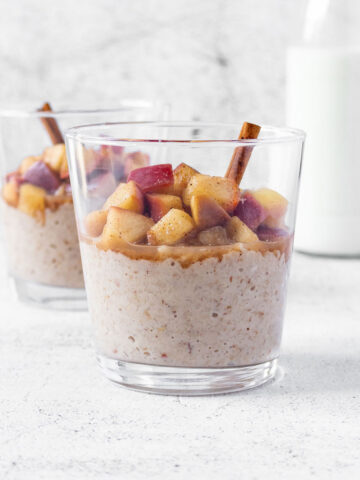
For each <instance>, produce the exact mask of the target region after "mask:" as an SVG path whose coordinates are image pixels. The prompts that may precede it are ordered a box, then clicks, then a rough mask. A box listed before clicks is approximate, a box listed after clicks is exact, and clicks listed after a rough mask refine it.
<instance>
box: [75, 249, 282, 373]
mask: <svg viewBox="0 0 360 480" xmlns="http://www.w3.org/2000/svg"><path fill="white" fill-rule="evenodd" d="M165 248H167V247H165ZM185 248H190V247H185ZM194 248H197V249H198V248H202V247H194ZM204 248H205V247H204ZM81 249H82V256H83V264H84V271H85V276H86V286H87V293H88V301H89V309H90V313H91V317H92V321H93V324H94V327H95V336H96V341H97V346H98V351H99V353H100V354H102V355H105V356H106V357H110V358H114V359H119V360H125V361H130V362H139V363H146V364H153V365H166V366H183V367H226V366H243V365H253V364H257V363H262V362H265V361H268V360H272V359H274V358H276V357H277V356H278V352H279V346H280V340H281V332H282V321H283V313H284V312H283V309H284V302H285V292H286V280H287V272H288V267H287V255H286V253H282V252H281V250H274V251H271V250H268V251H265V252H261V251H252V250H246V249H245V248H244V247H242V246H240V245H234V246H233V248H231V249H229V250H228V253H225V254H223V255H221V256H220V257H219V256H217V255H215V256H211V255H210V256H207V255H206V256H205V258H204V259H203V260H199V261H195V262H194V263H191V264H189V263H188V262H185V263H184V262H181V261H179V259H177V258H172V257H171V250H172V248H171V247H170V249H169V250H170V251H169V252H168V255H167V254H165V255H164V259H163V260H161V259H160V260H159V261H153V260H148V259H142V258H139V259H135V258H131V257H129V256H127V255H126V254H123V253H120V252H113V251H110V250H109V251H103V250H101V249H98V248H97V247H96V246H95V245H91V244H88V243H86V242H81ZM207 253H209V252H207ZM166 257H167V258H166Z"/></svg>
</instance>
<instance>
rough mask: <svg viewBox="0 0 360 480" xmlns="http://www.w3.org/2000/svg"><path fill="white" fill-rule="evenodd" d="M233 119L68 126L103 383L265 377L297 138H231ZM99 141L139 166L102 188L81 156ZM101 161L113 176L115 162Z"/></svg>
mask: <svg viewBox="0 0 360 480" xmlns="http://www.w3.org/2000/svg"><path fill="white" fill-rule="evenodd" d="M239 130H240V126H239V125H224V124H203V123H172V122H167V123H166V122H162V123H161V122H160V123H159V122H155V123H154V122H150V123H126V124H125V123H123V124H121V123H116V124H112V125H109V124H108V125H105V124H102V125H92V126H83V127H79V128H72V129H70V130H68V131H67V132H66V142H67V151H68V156H69V163H70V176H71V183H72V187H73V194H74V203H75V211H76V217H77V224H78V230H79V235H80V248H81V255H82V261H83V267H84V277H85V284H86V289H87V296H88V304H89V309H90V314H91V318H92V322H93V325H94V329H95V338H96V344H97V355H98V361H99V364H100V367H101V369H102V371H103V372H104V374H105V375H106V376H107V377H108V378H109V379H110V380H113V381H114V382H117V383H119V384H121V385H123V386H126V387H129V388H132V389H136V390H142V391H146V392H151V393H161V394H185V395H201V394H214V393H222V392H232V391H236V390H243V389H248V388H252V387H255V386H258V385H260V384H263V383H265V382H266V381H268V380H269V379H270V378H272V377H273V376H274V374H275V370H276V362H277V357H278V355H279V349H280V343H281V335H282V325H283V316H284V308H285V298H286V287H287V280H288V272H289V262H290V257H291V251H292V243H293V234H294V224H295V214H296V204H297V194H298V185H299V174H300V166H301V157H302V148H303V141H304V135H303V133H302V132H301V131H297V130H292V129H286V128H284V129H279V128H272V127H263V128H262V129H261V132H260V136H259V137H258V139H256V140H255V139H252V140H238V139H237V138H238V134H239ZM104 146H105V147H106V148H108V149H122V151H123V153H124V154H125V155H126V156H128V157H129V158H133V157H136V156H138V157H143V158H145V159H146V163H147V166H146V167H141V168H137V169H135V170H133V171H132V172H130V173H129V175H128V177H127V181H126V183H125V182H122V183H118V184H117V186H116V188H114V191H113V192H112V193H111V194H110V195H107V194H106V195H104V192H103V191H101V189H98V190H94V189H93V188H92V186H91V183H89V179H88V177H87V175H86V158H87V157H88V156H89V155H92V154H93V153H94V152H98V151H99V150H101V149H102V148H104ZM230 161H231V166H232V168H229V164H230ZM247 162H248V165H247V168H246V164H247ZM234 165H235V166H236V169H235V170H234V169H233V167H234ZM238 167H239V169H237V168H238ZM103 168H104V169H107V172H108V175H109V176H114V177H116V175H115V172H116V163H107V164H106V165H104V166H103ZM245 168H246V170H245ZM234 171H236V173H235V174H234ZM240 171H241V175H238V173H239V172H240ZM242 175H243V178H242V180H241V178H240V177H242ZM240 180H241V184H240V188H239V186H238V183H239V182H240Z"/></svg>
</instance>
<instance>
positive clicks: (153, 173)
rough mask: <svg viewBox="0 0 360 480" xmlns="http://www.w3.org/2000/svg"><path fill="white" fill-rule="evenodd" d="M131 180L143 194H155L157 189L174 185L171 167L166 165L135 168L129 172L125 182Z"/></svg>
mask: <svg viewBox="0 0 360 480" xmlns="http://www.w3.org/2000/svg"><path fill="white" fill-rule="evenodd" d="M131 180H133V181H134V182H135V183H136V184H137V185H138V187H139V188H140V189H141V190H142V191H143V192H144V193H157V189H160V191H161V189H162V188H164V187H168V186H170V185H172V184H173V183H174V175H173V170H172V166H171V165H170V164H169V163H167V164H160V165H151V166H149V167H142V168H137V169H135V170H133V171H132V172H130V174H129V176H128V179H127V181H128V182H129V181H131Z"/></svg>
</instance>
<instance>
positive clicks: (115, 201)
mask: <svg viewBox="0 0 360 480" xmlns="http://www.w3.org/2000/svg"><path fill="white" fill-rule="evenodd" d="M109 207H119V208H123V209H124V210H131V211H133V212H136V213H143V211H144V196H143V194H142V193H141V191H140V189H139V187H138V186H137V185H136V183H135V182H133V181H130V182H128V183H120V185H119V186H118V187H117V189H116V190H115V192H114V193H113V194H112V195H110V197H109V198H108V199H107V200H106V202H105V204H104V207H103V210H107V209H108V208H109Z"/></svg>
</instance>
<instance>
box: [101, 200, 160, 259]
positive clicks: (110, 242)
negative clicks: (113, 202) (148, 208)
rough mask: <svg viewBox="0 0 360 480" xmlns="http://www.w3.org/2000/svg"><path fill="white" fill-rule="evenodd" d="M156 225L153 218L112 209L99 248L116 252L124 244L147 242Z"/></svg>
mask: <svg viewBox="0 0 360 480" xmlns="http://www.w3.org/2000/svg"><path fill="white" fill-rule="evenodd" d="M153 225H154V222H153V220H152V219H151V218H148V217H145V216H144V215H140V214H139V213H135V212H132V211H130V210H124V209H122V208H118V207H110V208H109V211H108V214H107V220H106V223H105V226H104V229H103V232H102V234H101V237H100V240H99V242H98V244H97V245H98V246H99V247H100V248H102V249H103V250H116V249H118V248H121V247H122V246H123V245H124V243H136V242H141V241H143V240H145V238H146V233H147V232H148V230H150V228H151V227H152V226H153Z"/></svg>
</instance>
